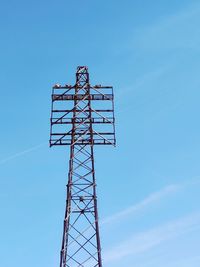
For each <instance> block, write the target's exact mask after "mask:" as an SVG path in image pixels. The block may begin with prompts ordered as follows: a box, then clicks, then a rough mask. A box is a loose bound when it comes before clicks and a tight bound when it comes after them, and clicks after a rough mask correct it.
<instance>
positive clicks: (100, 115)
mask: <svg viewBox="0 0 200 267" xmlns="http://www.w3.org/2000/svg"><path fill="white" fill-rule="evenodd" d="M91 110H92V111H93V112H95V113H96V114H98V115H99V116H100V117H101V118H104V119H105V120H107V121H109V122H110V123H111V124H112V122H111V121H110V120H109V119H108V118H107V117H105V116H103V115H102V114H101V113H99V112H98V111H97V110H95V109H93V108H91Z"/></svg>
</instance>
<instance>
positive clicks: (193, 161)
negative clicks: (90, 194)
mask: <svg viewBox="0 0 200 267" xmlns="http://www.w3.org/2000/svg"><path fill="white" fill-rule="evenodd" d="M199 24H200V3H199V1H193V0H190V1H189V0H187V1H186V0H182V1H180V0H173V1H172V0H168V1H161V0H159V1H158V0H154V1H149V0H144V1H139V0H138V1H135V0H134V1H133V0H126V1H120V0H110V1H106V0H101V1H99V0H95V1H94V0H93V1H92V0H87V1H80V0H76V1H64V0H63V1H46V0H44V1H39V0H35V1H31V2H30V1H24V0H19V1H12V0H7V1H5V0H2V1H1V10H0V30H1V42H0V53H1V61H0V73H1V75H0V84H1V88H2V89H1V92H2V93H1V99H0V102H1V103H0V111H1V125H2V127H1V141H0V142H1V150H0V210H1V227H0V239H1V242H0V265H1V266H4V267H10V266H15V267H18V266H19V267H25V266H27V263H28V265H29V267H35V266H37V267H46V266H48V267H54V266H58V263H59V250H60V245H61V234H62V221H63V215H64V205H65V184H66V180H67V170H68V156H69V152H68V148H57V149H51V150H50V149H49V148H48V139H49V116H50V94H51V87H52V85H53V84H55V83H56V82H59V83H73V82H74V73H75V70H76V66H78V65H87V66H88V67H89V70H90V76H91V82H93V83H94V84H98V83H101V84H111V85H113V86H114V89H115V97H116V105H115V106H116V130H117V147H116V148H111V147H102V148H99V147H98V148H96V150H95V153H96V173H97V181H98V199H99V215H100V220H101V237H102V238H101V239H102V248H103V251H102V253H103V262H104V267H107V266H109V267H114V266H115V267H122V266H127V267H132V266H137V267H160V266H162V267H191V266H192V267H199V266H200V257H199V249H198V248H199V246H200V208H199V203H200V164H199V158H200V152H199V151H200V142H199V136H200V124H199V112H200V106H199V98H200V90H199V88H200V78H199V68H200V27H199Z"/></svg>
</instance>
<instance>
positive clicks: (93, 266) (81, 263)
mask: <svg viewBox="0 0 200 267" xmlns="http://www.w3.org/2000/svg"><path fill="white" fill-rule="evenodd" d="M96 254H97V252H95V253H94V254H93V255H96ZM90 259H91V257H89V258H88V259H87V260H85V261H84V262H82V263H81V265H79V266H77V267H81V266H83V265H82V264H85V263H86V262H87V261H89V260H90ZM98 265H99V263H97V264H96V265H95V266H93V267H97V266H98Z"/></svg>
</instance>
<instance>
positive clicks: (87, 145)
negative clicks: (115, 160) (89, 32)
mask: <svg viewBox="0 0 200 267" xmlns="http://www.w3.org/2000/svg"><path fill="white" fill-rule="evenodd" d="M102 129H103V131H102ZM62 145H69V146H70V160H69V174H68V184H67V201H66V211H65V218H64V227H63V239H62V248H61V253H60V267H78V266H81V267H86V266H88V267H102V259H101V245H100V236H99V223H98V211H97V195H96V179H95V168H94V152H93V150H94V145H115V127H114V104H113V88H112V87H111V86H101V85H95V86H91V85H90V81H89V73H88V68H87V67H82V66H81V67H78V68H77V72H76V83H75V85H74V86H71V85H64V86H61V85H59V84H56V85H55V86H54V87H53V93H52V110H51V133H50V146H62Z"/></svg>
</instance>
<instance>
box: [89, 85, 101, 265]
mask: <svg viewBox="0 0 200 267" xmlns="http://www.w3.org/2000/svg"><path fill="white" fill-rule="evenodd" d="M88 93H90V88H89V87H88ZM88 105H89V110H92V107H91V101H88ZM89 116H90V133H91V136H90V138H91V145H90V151H91V160H92V169H93V172H92V180H93V184H94V186H93V195H94V207H95V212H94V217H95V228H96V244H97V250H98V263H99V267H102V259H101V244H100V234H99V222H98V211H97V197H96V195H97V194H96V179H95V172H94V152H93V133H94V132H93V127H92V120H91V119H92V113H91V112H89Z"/></svg>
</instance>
